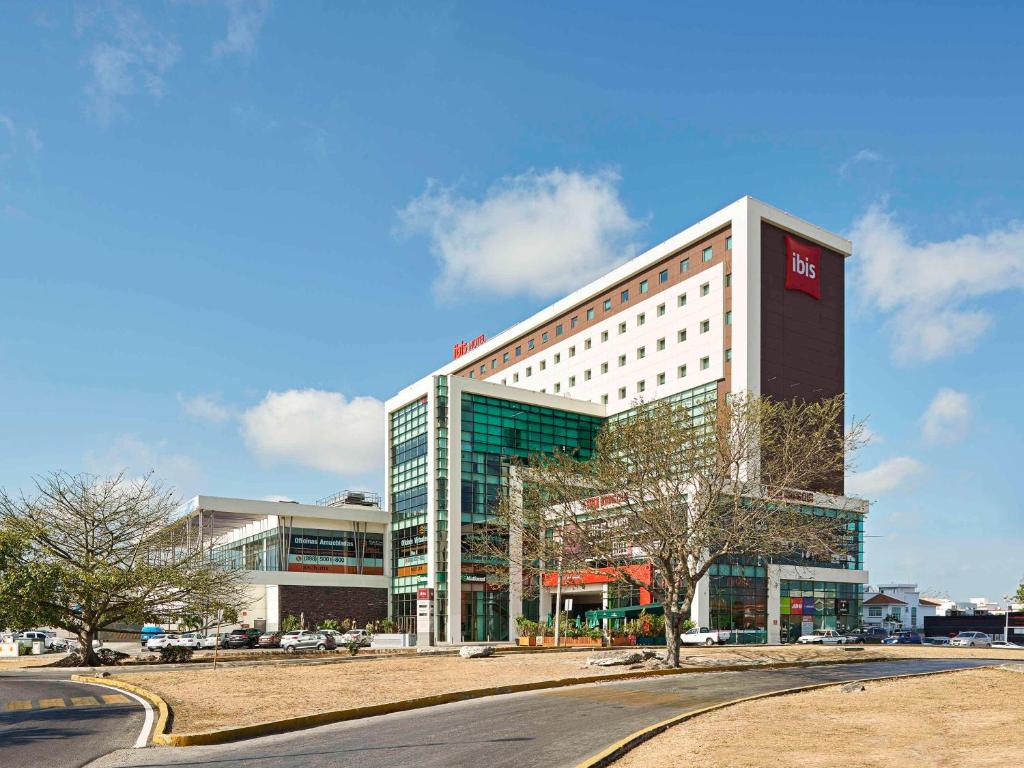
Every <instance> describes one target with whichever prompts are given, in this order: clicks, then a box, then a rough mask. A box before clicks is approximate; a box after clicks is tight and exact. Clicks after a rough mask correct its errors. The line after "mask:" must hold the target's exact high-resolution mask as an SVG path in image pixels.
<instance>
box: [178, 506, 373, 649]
mask: <svg viewBox="0 0 1024 768" xmlns="http://www.w3.org/2000/svg"><path fill="white" fill-rule="evenodd" d="M177 525H181V526H185V527H186V528H188V529H189V532H190V533H191V535H192V536H193V537H194V538H195V537H199V538H201V539H202V540H203V541H204V542H205V543H206V546H209V547H210V548H211V550H212V555H213V557H215V558H217V559H220V560H222V561H224V562H227V563H230V564H231V565H232V566H234V567H236V568H240V569H242V571H243V573H244V576H245V580H246V582H247V587H246V591H247V600H246V603H245V606H244V607H243V609H242V610H241V611H240V612H239V616H238V623H239V625H240V626H241V627H243V628H248V627H254V628H256V629H259V630H262V631H276V630H278V629H280V627H281V622H282V621H283V620H284V619H285V617H287V616H289V615H291V616H295V617H296V618H301V619H303V620H304V621H305V625H306V626H307V627H315V626H317V624H318V623H319V622H321V621H323V620H325V619H337V620H338V621H341V620H343V619H355V620H356V621H357V622H358V624H359V626H363V625H365V624H366V623H367V622H369V621H375V620H377V619H381V618H384V617H385V616H387V613H388V588H389V587H390V583H391V576H390V567H389V565H388V562H389V561H388V548H389V542H388V538H387V531H388V514H387V512H385V511H384V510H382V509H381V508H380V503H379V500H378V498H377V497H376V496H374V495H372V494H366V493H359V492H344V493H341V494H338V495H337V496H334V497H331V498H328V499H323V500H322V501H320V502H317V503H316V504H299V503H296V502H283V501H258V500H255V499H234V498H225V497H221V496H196V497H195V498H193V499H191V500H190V501H188V502H186V503H185V504H184V505H183V509H182V514H181V517H180V519H179V521H178V522H177Z"/></svg>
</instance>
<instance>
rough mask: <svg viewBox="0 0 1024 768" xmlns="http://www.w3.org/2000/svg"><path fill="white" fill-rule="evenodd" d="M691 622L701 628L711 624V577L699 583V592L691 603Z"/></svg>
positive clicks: (705, 577)
mask: <svg viewBox="0 0 1024 768" xmlns="http://www.w3.org/2000/svg"><path fill="white" fill-rule="evenodd" d="M690 620H691V621H692V622H693V623H694V624H696V625H697V626H699V627H708V626H710V624H711V577H710V576H708V575H707V574H705V575H704V578H703V579H701V580H700V581H698V582H697V591H696V593H695V594H694V596H693V601H692V602H691V603H690ZM714 629H717V627H714Z"/></svg>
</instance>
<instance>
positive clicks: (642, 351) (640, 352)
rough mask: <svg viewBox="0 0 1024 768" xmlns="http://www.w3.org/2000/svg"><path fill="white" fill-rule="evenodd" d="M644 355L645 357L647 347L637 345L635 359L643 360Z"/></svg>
mask: <svg viewBox="0 0 1024 768" xmlns="http://www.w3.org/2000/svg"><path fill="white" fill-rule="evenodd" d="M645 357H647V347H637V348H636V359H637V360H643V359H644V358H645Z"/></svg>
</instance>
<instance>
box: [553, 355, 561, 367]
mask: <svg viewBox="0 0 1024 768" xmlns="http://www.w3.org/2000/svg"><path fill="white" fill-rule="evenodd" d="M552 362H553V363H554V364H555V365H558V364H559V363H560V362H562V355H561V353H555V357H554V359H553V360H552Z"/></svg>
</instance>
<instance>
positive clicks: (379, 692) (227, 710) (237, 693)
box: [121, 646, 1024, 733]
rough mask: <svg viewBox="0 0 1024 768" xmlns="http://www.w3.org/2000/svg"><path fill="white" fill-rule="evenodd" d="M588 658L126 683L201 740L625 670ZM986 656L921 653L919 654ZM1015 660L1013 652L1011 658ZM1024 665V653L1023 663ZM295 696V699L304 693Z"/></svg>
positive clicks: (717, 651) (796, 649) (774, 650)
mask: <svg viewBox="0 0 1024 768" xmlns="http://www.w3.org/2000/svg"><path fill="white" fill-rule="evenodd" d="M591 653H592V652H591V651H588V652H565V653H561V652H539V653H498V654H496V655H495V656H493V657H491V658H489V659H460V658H457V657H451V656H415V655H409V656H391V657H379V658H372V659H355V660H342V661H338V662H337V663H330V664H320V665H315V666H307V665H297V664H277V663H273V662H268V663H267V664H265V665H260V666H247V667H225V668H223V669H218V670H217V671H216V673H214V672H213V671H212V670H211V669H210V668H209V667H206V668H197V669H176V670H168V671H165V672H164V671H158V668H154V669H153V670H152V671H150V670H149V669H147V670H146V671H142V672H133V673H131V674H125V675H123V677H122V678H121V679H123V680H125V681H126V682H130V683H134V684H136V685H141V686H143V687H145V688H148V689H149V690H151V691H154V692H155V693H157V694H159V695H160V696H162V697H163V698H164V699H165V700H166V701H167V703H168V704H170V706H171V708H172V709H173V711H174V732H175V733H195V732H199V731H207V730H214V729H217V728H226V727H230V726H236V725H249V724H253V723H259V722H266V721H268V720H279V719H283V718H286V717H294V716H298V715H306V714H311V713H315V712H323V711H328V710H335V709H346V708H349V707H359V706H368V705H372V704H385V703H389V702H394V701H402V700H405V699H412V698H418V697H421V696H431V695H435V694H441V693H453V692H456V691H466V690H472V689H474V688H488V687H492V686H499V685H511V684H516V683H529V682H538V681H541V680H554V679H558V678H564V677H595V678H597V677H602V676H606V675H610V674H620V673H622V672H625V671H627V670H626V668H624V667H621V666H619V667H603V668H601V667H598V668H595V667H586V666H585V662H586V658H587V656H589V655H591ZM933 653H934V655H937V656H941V657H943V658H948V657H950V656H951V655H953V656H967V655H984V654H978V653H973V652H971V651H953V652H950V651H949V650H948V649H946V650H943V649H929V648H925V649H919V652H918V655H922V654H923V655H933ZM1007 653H1009V654H1012V653H1013V652H1012V651H1010V652H1007ZM913 655H914V654H913V653H912V652H911V649H910V648H881V647H879V646H869V647H867V648H866V649H864V650H858V651H848V650H843V649H842V648H836V647H814V646H782V647H764V646H758V647H750V648H728V647H722V648H709V649H703V648H700V649H687V650H685V651H684V654H683V656H684V658H683V661H684V665H686V666H691V667H693V666H713V665H716V664H718V665H720V664H735V663H748V664H751V665H756V664H759V663H768V662H773V661H801V660H814V659H817V660H829V659H850V658H857V659H870V658H879V657H893V656H899V657H902V656H913ZM1014 658H1018V659H1021V660H1024V654H1022V655H1021V656H1016V657H1014ZM297 694H298V695H297Z"/></svg>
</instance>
